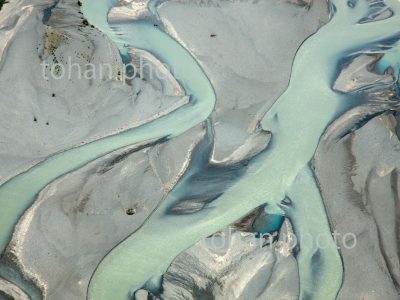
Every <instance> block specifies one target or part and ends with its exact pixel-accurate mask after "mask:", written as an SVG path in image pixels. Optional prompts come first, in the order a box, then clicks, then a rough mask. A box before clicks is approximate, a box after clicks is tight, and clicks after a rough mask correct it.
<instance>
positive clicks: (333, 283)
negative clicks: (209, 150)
mask: <svg viewBox="0 0 400 300" xmlns="http://www.w3.org/2000/svg"><path fill="white" fill-rule="evenodd" d="M155 2H157V1H154V2H152V3H153V4H154V6H153V14H155V12H154V9H155V7H156V3H155ZM387 2H388V3H389V4H390V5H391V6H392V9H393V10H394V12H395V13H394V16H392V17H391V18H390V19H387V20H383V21H378V22H373V23H367V24H358V21H359V20H360V19H361V18H363V17H365V15H367V14H368V11H369V7H368V6H367V5H365V3H366V2H364V1H360V2H357V3H353V2H347V3H348V4H347V3H346V2H339V1H332V2H331V4H332V7H333V11H334V12H335V15H334V16H333V19H332V20H331V21H330V23H329V24H327V25H326V26H324V27H323V28H321V29H320V30H319V31H318V32H317V33H316V34H315V35H313V36H312V37H310V38H309V39H308V40H307V41H306V42H304V44H303V45H302V46H301V48H300V49H299V51H298V53H297V55H296V58H295V61H294V64H293V70H292V75H291V81H290V85H289V87H288V89H287V90H286V91H285V93H284V94H283V95H282V96H281V97H280V98H279V99H278V100H277V102H276V103H275V104H274V106H273V107H272V108H271V109H270V111H269V112H268V113H267V114H266V116H265V117H264V118H263V119H262V121H261V126H262V128H263V129H264V130H268V131H270V132H271V133H272V141H271V143H270V145H269V146H268V148H267V150H266V151H264V152H262V153H261V154H259V155H258V156H256V157H254V158H253V159H252V160H251V161H250V162H249V164H248V165H247V166H246V167H245V168H244V167H243V171H241V172H239V173H240V174H238V173H235V175H234V176H233V179H232V181H231V182H230V184H229V185H227V186H224V187H223V188H221V190H218V193H216V194H215V195H213V197H209V199H208V200H209V201H206V205H205V206H204V207H203V208H202V209H199V210H198V211H196V213H187V214H171V207H173V206H174V205H176V204H179V203H181V202H182V201H185V200H186V199H188V198H187V197H188V195H189V194H190V192H191V190H192V185H191V184H190V175H191V174H189V173H188V174H186V175H185V177H184V178H183V179H182V180H181V182H180V183H179V184H178V185H177V187H176V188H175V189H174V190H173V191H172V192H171V193H170V194H169V195H168V197H167V198H166V199H165V201H164V202H163V203H162V204H161V205H160V207H159V208H158V209H157V210H156V211H155V212H154V213H153V214H152V216H151V217H150V218H149V219H148V221H147V222H146V223H145V224H144V225H143V226H142V227H141V228H140V229H139V230H138V231H137V232H135V233H134V234H133V235H132V236H130V237H129V238H128V239H126V240H125V241H124V242H122V243H121V244H120V245H118V246H117V247H115V249H113V251H111V252H110V253H109V254H108V255H107V256H106V257H105V258H104V260H103V261H102V262H101V263H100V265H99V266H98V268H97V270H96V272H95V274H94V276H93V278H92V280H91V284H90V287H89V298H90V299H95V300H97V299H127V298H128V295H129V294H130V293H131V292H134V291H135V290H137V289H139V288H141V287H143V286H144V285H145V284H146V282H148V281H149V280H150V282H153V283H154V282H157V280H151V279H152V278H153V279H158V278H159V276H161V275H162V274H163V273H164V272H165V270H166V268H167V267H168V266H169V264H170V263H171V261H172V260H173V259H174V258H175V257H176V255H177V254H179V253H180V252H182V251H183V250H185V249H186V248H188V247H190V246H191V245H193V244H194V243H195V242H197V241H199V240H200V239H202V238H203V237H206V236H208V235H210V234H213V233H214V232H216V231H218V230H220V229H222V228H224V227H226V226H228V225H229V224H232V223H233V222H235V221H237V220H238V219H240V218H241V217H242V216H244V215H246V214H247V213H249V212H250V211H252V210H253V209H254V208H256V207H259V206H260V205H264V204H265V203H267V204H268V205H267V212H268V213H270V214H278V215H279V214H286V215H288V216H289V217H290V219H291V221H292V223H293V225H294V228H295V231H296V234H297V235H298V236H299V237H300V238H301V236H302V235H304V234H311V235H312V236H313V237H314V238H315V237H325V238H326V239H327V240H328V241H329V242H328V245H327V247H325V248H324V249H321V248H318V247H316V245H309V246H308V247H302V248H301V251H300V252H299V255H298V257H297V259H298V264H299V273H300V274H299V275H300V283H301V286H300V291H301V299H335V297H336V295H337V293H338V290H339V288H340V285H341V282H342V273H343V270H342V263H341V260H340V256H339V253H338V252H337V249H336V247H335V245H334V244H333V241H332V239H331V232H330V227H329V224H328V219H327V216H326V213H325V208H324V206H323V204H322V200H321V197H320V194H319V191H318V187H317V185H316V183H315V180H314V177H313V174H312V171H311V168H310V161H311V159H312V157H313V154H314V151H315V149H316V147H317V145H318V143H319V139H320V137H321V135H322V134H323V133H324V131H325V129H326V128H327V126H329V124H330V123H331V122H332V121H333V120H335V119H336V118H337V117H338V116H339V115H341V114H342V113H343V112H345V111H346V110H348V109H350V108H351V107H354V106H355V105H358V104H359V101H354V99H352V98H351V97H349V96H347V95H344V94H339V93H336V92H334V91H333V90H332V85H333V83H334V81H335V79H336V76H337V74H338V73H339V71H340V68H341V67H343V66H342V65H341V62H343V61H346V60H350V59H351V57H352V56H353V55H355V54H357V53H363V51H366V50H367V49H369V48H373V49H375V51H378V52H381V53H385V52H386V53H388V54H387V55H386V56H384V58H383V59H381V62H380V63H379V64H378V68H379V70H380V71H381V72H384V71H385V70H387V69H388V67H392V68H393V69H394V70H398V61H399V60H398V52H396V51H395V50H394V49H395V48H393V47H390V46H389V47H388V46H387V45H386V46H385V47H383V46H382V45H381V41H383V40H387V39H389V38H393V37H396V36H398V35H399V32H398V29H397V28H398V24H400V21H399V16H398V14H399V12H400V7H399V6H400V4H399V2H398V1H387ZM115 4H116V1H112V0H105V1H94V0H85V1H83V7H82V11H83V13H84V16H85V17H86V18H87V19H88V21H89V22H90V23H91V24H93V25H95V26H96V27H97V28H98V29H100V30H101V31H103V32H104V33H105V34H106V35H107V36H108V37H109V38H111V39H112V40H113V41H114V42H115V43H116V45H117V46H118V47H119V49H120V51H121V54H122V55H126V54H127V53H128V51H129V49H130V48H140V49H144V50H147V51H149V52H151V53H152V54H153V55H154V56H155V57H157V58H158V59H160V60H161V61H162V62H164V63H166V64H167V65H169V66H172V67H173V72H172V73H173V75H174V76H175V77H176V78H177V79H178V80H179V82H180V84H181V85H182V87H183V88H184V89H185V92H186V93H187V94H188V95H190V96H191V100H190V103H189V104H188V105H186V106H184V107H182V108H179V109H177V110H176V111H174V112H172V113H171V114H169V115H167V116H164V117H161V118H159V119H157V120H155V121H153V122H151V123H148V124H146V125H143V126H141V127H139V128H136V129H132V130H129V131H127V132H124V133H120V134H118V135H115V136H111V137H108V138H105V139H102V140H99V141H96V142H93V143H90V144H88V145H85V146H81V147H78V148H75V149H71V150H69V151H65V152H63V153H59V154H56V155H54V156H52V157H50V158H49V159H47V160H45V161H43V162H42V163H40V164H38V165H36V166H35V167H33V168H31V169H30V170H28V171H27V172H25V173H23V174H21V175H19V176H16V177H14V178H13V179H12V180H10V181H8V182H7V183H5V184H4V185H3V186H2V187H1V188H0V204H1V207H2V208H3V209H2V210H1V211H0V246H1V250H2V251H3V250H4V248H5V247H6V245H7V243H8V241H9V238H10V234H11V232H12V230H13V226H14V224H15V223H16V222H17V220H18V218H19V216H20V215H21V214H22V213H23V212H24V211H25V210H26V209H27V207H29V205H30V204H31V203H32V201H34V199H35V195H37V193H38V192H40V190H41V189H42V188H43V187H45V186H46V185H47V184H49V183H50V182H51V181H53V180H54V179H55V178H57V177H59V176H61V175H63V174H65V173H68V172H70V171H72V170H74V169H76V168H78V167H80V166H82V165H84V164H86V163H87V162H89V161H91V160H94V159H96V158H98V157H100V156H103V155H105V154H107V153H109V152H111V151H114V150H116V149H119V148H122V147H124V146H126V145H131V144H143V143H147V142H150V141H154V140H158V139H165V138H168V139H170V138H174V137H176V136H178V135H180V134H182V133H184V132H186V131H187V130H188V129H190V128H192V127H194V126H196V125H197V124H199V123H201V122H203V121H204V120H206V119H207V118H208V116H209V115H210V113H211V112H212V110H213V108H214V104H215V95H214V92H213V88H212V86H211V84H210V82H209V80H208V78H207V76H206V75H205V74H204V72H203V71H202V69H201V68H200V67H199V65H198V64H197V62H196V61H195V59H194V58H193V57H192V56H191V55H190V54H189V53H188V52H187V51H186V50H185V49H184V48H183V47H182V46H181V45H180V44H179V43H177V42H176V41H174V40H173V39H172V38H171V37H170V36H168V35H167V34H165V33H164V32H163V31H162V30H160V29H159V28H158V27H154V26H153V24H152V23H146V22H144V21H139V22H129V23H118V24H112V25H109V24H108V23H107V18H106V16H107V12H108V11H109V9H110V8H111V7H112V6H114V5H115ZM338 41H340V42H338ZM392 48H393V50H391V49H392ZM376 49H378V50H376ZM396 64H397V65H396ZM396 68H397V69H396ZM211 138H212V137H211ZM198 166H200V164H199V165H192V168H194V170H195V171H194V172H195V173H196V174H198V173H205V174H208V175H207V176H210V174H213V172H216V170H215V169H212V168H211V167H210V166H207V167H206V168H200V167H198ZM189 170H193V169H191V168H190V169H189ZM218 172H222V170H218ZM217 174H222V173H217ZM210 178H212V176H211V177H210ZM209 181H210V180H209ZM285 197H289V198H290V199H291V204H282V203H281V201H282V200H283V199H284V198H285ZM315 257H318V261H317V263H315ZM314 274H318V278H316V277H315V275H314Z"/></svg>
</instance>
